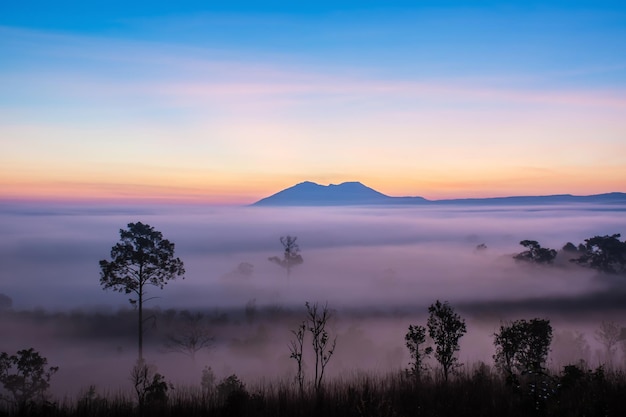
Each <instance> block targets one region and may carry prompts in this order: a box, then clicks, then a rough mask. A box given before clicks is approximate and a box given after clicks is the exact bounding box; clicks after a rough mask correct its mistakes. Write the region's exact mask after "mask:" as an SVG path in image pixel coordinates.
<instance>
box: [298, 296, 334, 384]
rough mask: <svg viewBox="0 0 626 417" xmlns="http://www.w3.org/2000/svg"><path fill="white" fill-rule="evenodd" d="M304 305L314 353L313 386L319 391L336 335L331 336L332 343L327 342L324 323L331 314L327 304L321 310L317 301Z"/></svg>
mask: <svg viewBox="0 0 626 417" xmlns="http://www.w3.org/2000/svg"><path fill="white" fill-rule="evenodd" d="M305 305H306V309H307V325H308V330H309V331H310V332H311V336H312V341H311V343H312V345H313V352H314V354H315V378H314V386H315V390H316V391H319V390H320V388H321V387H322V379H323V378H324V371H325V369H326V365H328V361H330V358H331V357H332V356H333V353H335V346H336V345H337V337H335V338H333V341H332V343H330V344H329V341H330V337H329V335H328V331H327V330H326V325H327V324H328V321H329V320H330V318H331V316H332V314H331V312H330V311H329V310H328V304H324V306H323V307H322V308H321V311H320V307H319V305H318V303H314V304H313V305H311V304H309V303H308V302H307V303H306V304H305Z"/></svg>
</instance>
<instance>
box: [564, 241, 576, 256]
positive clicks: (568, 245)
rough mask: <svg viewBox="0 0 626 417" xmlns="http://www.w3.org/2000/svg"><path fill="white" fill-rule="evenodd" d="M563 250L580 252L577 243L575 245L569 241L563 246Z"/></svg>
mask: <svg viewBox="0 0 626 417" xmlns="http://www.w3.org/2000/svg"><path fill="white" fill-rule="evenodd" d="M561 250H562V251H563V252H569V253H577V252H578V248H577V247H576V245H574V244H573V243H572V242H567V243H566V244H565V245H564V246H563V248H561Z"/></svg>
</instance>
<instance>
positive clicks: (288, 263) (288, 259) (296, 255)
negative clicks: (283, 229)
mask: <svg viewBox="0 0 626 417" xmlns="http://www.w3.org/2000/svg"><path fill="white" fill-rule="evenodd" d="M297 239H298V237H297V236H289V235H287V236H281V237H280V243H281V244H282V245H283V248H284V253H283V257H282V259H281V258H279V257H278V256H272V257H270V258H267V259H268V260H269V261H270V262H274V263H275V264H277V265H280V266H282V267H283V268H285V270H286V271H287V277H289V276H290V275H291V268H293V267H294V266H297V265H300V264H301V263H303V262H304V260H303V259H302V255H300V247H299V246H298V244H297V243H296V240H297Z"/></svg>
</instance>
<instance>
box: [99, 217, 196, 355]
mask: <svg viewBox="0 0 626 417" xmlns="http://www.w3.org/2000/svg"><path fill="white" fill-rule="evenodd" d="M111 258H112V260H111V261H107V260H105V259H103V260H101V261H100V269H101V271H100V285H102V287H103V289H105V290H106V289H109V288H112V289H113V290H114V291H118V292H123V293H126V294H134V295H135V296H136V297H137V298H136V299H133V298H131V299H130V300H129V301H130V303H131V304H132V305H134V306H137V307H138V311H139V326H138V327H139V328H138V339H139V341H138V345H139V346H138V348H139V352H138V358H139V360H142V359H143V333H144V332H143V324H144V318H143V304H144V302H146V301H148V300H146V299H145V298H144V297H145V295H146V286H148V285H152V286H155V287H158V288H161V289H163V287H164V286H165V285H166V284H167V282H168V281H169V280H172V279H174V278H176V277H177V276H182V275H184V273H185V268H184V266H183V262H182V261H181V260H180V259H179V258H175V257H174V244H173V243H170V241H169V240H166V239H163V235H162V234H161V232H158V231H156V230H154V228H153V227H152V226H149V225H147V224H143V223H141V222H138V223H129V224H128V229H127V230H124V229H120V242H119V243H117V244H116V245H115V246H113V248H112V249H111Z"/></svg>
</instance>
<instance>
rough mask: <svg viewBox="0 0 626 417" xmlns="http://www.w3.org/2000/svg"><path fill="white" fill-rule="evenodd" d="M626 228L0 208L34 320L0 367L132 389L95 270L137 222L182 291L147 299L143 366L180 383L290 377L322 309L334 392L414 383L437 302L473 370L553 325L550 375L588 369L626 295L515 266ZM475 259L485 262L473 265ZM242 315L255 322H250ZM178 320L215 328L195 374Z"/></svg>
mask: <svg viewBox="0 0 626 417" xmlns="http://www.w3.org/2000/svg"><path fill="white" fill-rule="evenodd" d="M625 214H626V207H624V206H616V205H604V206H590V205H581V204H577V205H569V206H525V207H520V206H503V207H475V206H472V207H467V206H465V207H464V206H429V207H391V208H380V207H376V208H368V207H352V208H337V207H333V208H255V207H200V206H186V207H179V206H162V207H156V206H155V207H147V206H135V207H126V208H124V207H122V208H119V207H117V208H111V207H106V206H105V207H95V206H60V205H55V206H54V205H51V206H48V207H46V206H35V205H20V204H8V203H4V204H3V205H2V206H0V233H1V235H2V237H3V239H2V240H1V241H0V293H3V294H6V295H8V296H9V297H11V298H12V300H13V310H14V311H15V312H20V311H22V312H23V311H27V310H29V311H30V310H32V311H33V313H32V317H30V316H29V318H25V315H21V316H19V318H14V319H11V318H9V317H8V316H6V317H4V318H3V320H2V322H0V324H1V326H2V329H3V331H4V333H5V334H7V333H8V334H10V337H9V338H2V342H0V351H7V350H8V351H14V350H16V349H21V348H26V347H30V346H33V347H35V348H36V349H38V350H39V351H41V352H42V353H43V354H44V355H45V356H47V357H48V358H49V361H50V363H51V364H52V365H59V366H60V368H61V370H60V371H59V373H58V375H57V376H55V380H56V381H57V382H58V383H57V384H54V383H53V391H54V392H56V393H60V394H63V395H65V394H70V395H74V394H76V392H78V391H79V390H80V389H82V388H85V387H86V386H87V385H89V384H98V385H99V386H104V387H109V388H110V389H115V387H126V386H127V385H128V370H129V369H130V367H131V366H132V363H133V360H134V358H135V355H136V330H135V327H134V326H135V325H136V313H135V312H134V311H133V310H132V307H131V306H130V304H129V303H128V298H129V296H128V295H126V294H122V293H117V292H113V291H103V290H102V288H101V287H100V284H99V274H100V269H99V265H98V261H99V260H100V259H110V257H109V252H110V249H111V247H112V246H113V245H114V244H115V243H117V241H118V240H119V229H120V228H125V227H126V225H127V224H128V223H130V222H138V221H141V222H143V223H147V224H149V225H151V226H153V227H154V228H155V229H156V230H158V231H161V232H162V233H163V237H164V238H165V239H169V240H170V241H171V242H173V243H175V245H176V252H175V253H176V256H178V257H180V258H181V259H182V260H183V262H184V263H185V269H186V274H185V279H184V280H181V279H177V280H175V281H170V282H169V283H168V285H167V286H166V287H165V289H164V290H159V289H157V288H154V287H149V288H148V294H147V297H157V298H155V299H152V300H150V301H149V302H148V303H147V304H146V308H147V309H152V310H154V311H156V313H157V316H158V320H157V323H156V324H155V327H154V328H151V329H148V330H147V332H146V344H147V353H146V357H147V358H148V360H149V361H153V362H155V363H156V364H157V365H158V367H159V371H161V372H163V373H164V374H165V375H166V376H167V377H168V378H170V379H171V380H173V381H174V382H180V383H190V384H198V383H199V375H200V371H201V369H202V367H203V366H204V365H211V366H212V367H213V369H214V370H215V372H216V374H217V376H218V377H224V376H227V375H229V374H231V373H237V375H240V376H242V377H243V378H250V379H253V378H255V379H256V380H258V379H259V378H272V377H286V376H289V377H292V376H293V372H294V369H293V366H294V364H293V363H292V360H290V359H289V351H288V348H287V346H288V343H289V340H290V337H291V334H290V330H291V329H294V328H295V327H296V326H297V325H298V323H299V322H300V321H301V319H302V318H303V317H304V312H305V310H304V303H305V302H307V301H309V302H320V303H322V304H323V303H326V302H328V305H329V307H330V308H331V309H332V310H333V311H334V312H335V319H334V320H333V322H332V323H331V325H332V326H331V328H332V331H333V333H334V334H335V335H337V337H338V340H337V352H336V356H335V357H333V359H332V361H331V363H330V365H329V374H328V375H329V376H330V377H332V376H337V375H343V376H345V375H346V374H349V373H350V372H358V371H381V372H384V371H389V370H399V369H402V368H405V367H406V366H407V364H408V360H409V358H408V353H407V352H406V348H405V346H404V334H405V333H406V329H407V327H408V325H409V324H421V325H425V322H426V317H427V307H428V305H430V304H431V303H433V302H434V301H435V300H437V299H439V300H442V301H443V300H448V301H450V303H451V304H452V305H453V307H455V308H456V309H457V311H459V312H460V314H461V315H462V316H463V317H464V318H465V319H466V320H467V323H468V333H467V335H466V336H465V337H464V338H463V339H462V343H461V352H460V359H461V361H462V362H465V363H467V364H468V366H471V364H472V363H475V362H477V361H485V362H488V363H490V362H491V356H492V355H493V337H492V335H493V333H494V332H495V331H496V330H497V329H498V326H499V325H500V323H501V321H503V320H510V319H518V318H526V319H528V318H532V317H544V318H549V319H550V320H551V321H552V323H553V326H554V328H555V341H554V343H553V345H554V346H553V356H552V364H553V365H560V364H562V363H563V362H565V361H567V360H569V359H570V357H571V360H576V359H578V358H576V356H577V355H582V354H585V355H587V356H588V360H589V361H592V362H593V361H596V362H598V361H599V360H600V359H599V356H598V354H597V352H596V351H597V350H598V349H599V345H598V343H597V341H595V340H594V338H593V331H594V328H595V327H597V325H598V324H599V323H600V322H601V321H602V320H614V321H616V322H620V323H622V324H626V314H625V313H626V303H625V302H623V300H624V299H626V296H624V295H625V294H626V293H625V288H624V284H623V283H622V282H619V281H616V280H610V279H607V278H606V277H601V276H599V275H598V274H597V273H595V272H594V271H592V270H589V269H585V268H582V267H580V266H578V265H574V264H572V263H571V262H569V261H568V260H567V259H565V258H564V256H563V254H559V256H558V257H557V259H556V261H555V264H554V265H552V266H535V265H526V264H523V263H520V262H515V261H514V260H513V259H512V255H513V254H515V253H519V252H521V251H522V250H523V249H524V248H523V247H521V246H520V245H519V242H520V241H521V240H524V239H531V240H537V241H539V243H540V244H541V245H542V246H543V247H549V248H554V249H557V250H558V249H561V248H562V247H563V245H564V244H565V243H567V242H572V243H574V244H575V245H578V244H579V243H581V242H583V240H584V239H586V238H589V237H592V236H596V235H610V234H614V233H622V235H624V234H626V215H625ZM286 235H291V236H297V238H298V240H297V243H298V244H299V246H300V250H301V254H302V256H303V259H304V263H303V264H301V265H298V266H296V267H294V268H293V271H292V273H291V276H290V277H287V274H286V271H285V270H284V269H283V268H281V267H280V266H279V265H276V264H274V263H272V262H269V261H268V257H271V256H279V257H280V256H282V251H283V248H282V246H281V243H280V241H279V239H280V237H281V236H286ZM479 244H485V245H486V246H487V249H486V250H478V249H477V248H476V247H477V245H479ZM242 263H247V264H250V265H251V267H250V266H245V265H244V266H243V267H242V266H240V265H241V264H242ZM246 305H247V306H248V310H249V311H248V312H250V311H253V313H254V314H253V315H250V314H249V315H246V314H245V309H246ZM42 309H43V310H44V311H43V312H42V311H41V310H42ZM155 309H156V310H155ZM168 309H176V310H183V309H189V310H197V311H204V312H205V313H206V314H207V318H208V320H209V321H210V323H211V326H212V327H213V331H214V333H215V343H214V346H213V348H212V349H211V350H206V351H203V352H201V353H199V356H198V359H197V361H196V363H195V364H194V363H192V362H191V361H190V360H189V358H187V357H185V356H183V355H180V354H176V353H167V352H166V349H164V347H163V337H164V336H165V335H166V334H167V332H168V331H175V323H176V321H175V320H174V319H173V318H172V316H171V315H170V316H168V315H167V314H166V312H167V310H168ZM37 314H39V315H40V316H41V317H43V316H45V315H46V314H49V315H53V314H56V316H55V317H57V319H55V320H56V321H55V320H51V319H42V318H41V317H39V316H37ZM97 314H99V315H101V317H100V316H98V317H100V318H99V319H98V320H100V322H99V323H100V327H99V328H98V329H92V328H89V326H86V325H85V324H84V323H86V322H87V321H88V320H87V321H86V319H85V318H84V317H85V316H90V317H92V318H91V319H90V320H92V321H93V320H96V319H93V317H94V315H97ZM172 314H173V313H172ZM16 317H17V316H16ZM38 317H39V318H38ZM168 317H169V318H168ZM168 320H169V321H168ZM96 322H97V320H96ZM81 323H82V325H81ZM580 333H583V334H586V335H587V336H586V340H587V342H588V346H587V351H586V353H581V352H583V351H584V350H585V347H584V346H579V347H578V348H576V347H575V346H574V343H573V340H574V339H575V338H576V335H577V334H580ZM576 349H578V350H576ZM568 355H569V356H568ZM124 389H125V388H124Z"/></svg>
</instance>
